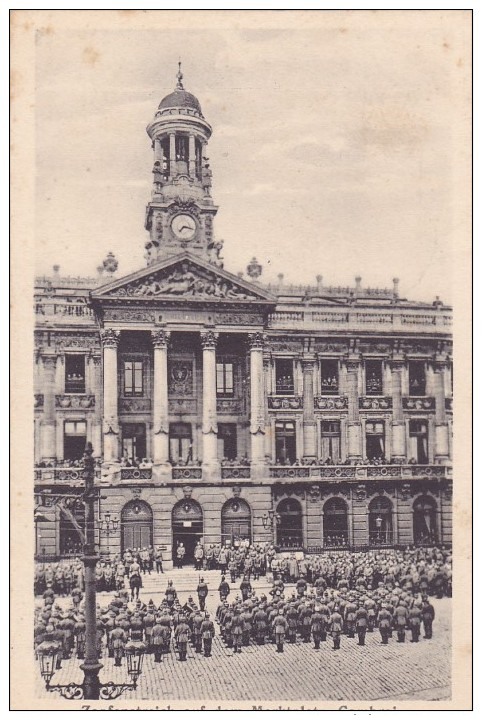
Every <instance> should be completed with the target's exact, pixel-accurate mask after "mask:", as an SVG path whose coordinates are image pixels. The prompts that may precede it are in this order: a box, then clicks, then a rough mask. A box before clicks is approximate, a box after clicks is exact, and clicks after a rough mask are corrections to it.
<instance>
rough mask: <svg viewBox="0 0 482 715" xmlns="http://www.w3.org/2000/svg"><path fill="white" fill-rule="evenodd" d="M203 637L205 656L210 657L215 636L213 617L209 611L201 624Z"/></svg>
mask: <svg viewBox="0 0 482 715" xmlns="http://www.w3.org/2000/svg"><path fill="white" fill-rule="evenodd" d="M201 637H202V642H203V648H204V657H205V658H210V657H211V647H212V644H213V638H214V623H213V622H212V621H211V618H210V617H209V613H206V614H205V616H204V621H203V622H202V625H201Z"/></svg>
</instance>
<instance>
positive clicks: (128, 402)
mask: <svg viewBox="0 0 482 715" xmlns="http://www.w3.org/2000/svg"><path fill="white" fill-rule="evenodd" d="M150 411H151V400H150V399H149V398H148V397H121V398H120V399H119V412H129V413H130V414H133V413H134V414H135V413H136V412H150Z"/></svg>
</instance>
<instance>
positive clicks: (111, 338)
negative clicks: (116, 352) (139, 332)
mask: <svg viewBox="0 0 482 715" xmlns="http://www.w3.org/2000/svg"><path fill="white" fill-rule="evenodd" d="M100 339H101V342H102V347H103V348H117V346H118V345H119V340H120V330H113V329H112V328H106V329H105V330H101V331H100Z"/></svg>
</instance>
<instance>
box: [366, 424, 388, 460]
mask: <svg viewBox="0 0 482 715" xmlns="http://www.w3.org/2000/svg"><path fill="white" fill-rule="evenodd" d="M365 434H366V454H367V459H369V460H370V461H372V460H374V461H378V460H383V459H385V423H384V422H374V421H373V422H372V421H367V423H366V426H365Z"/></svg>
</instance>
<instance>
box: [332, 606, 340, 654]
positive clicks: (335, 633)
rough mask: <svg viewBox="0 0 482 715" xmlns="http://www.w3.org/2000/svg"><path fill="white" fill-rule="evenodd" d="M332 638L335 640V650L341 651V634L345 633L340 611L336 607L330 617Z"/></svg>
mask: <svg viewBox="0 0 482 715" xmlns="http://www.w3.org/2000/svg"><path fill="white" fill-rule="evenodd" d="M329 628H330V633H331V637H332V638H333V650H340V641H341V634H342V631H343V618H342V617H341V613H340V609H339V607H338V606H335V607H334V609H333V613H332V614H331V616H330V623H329Z"/></svg>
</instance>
